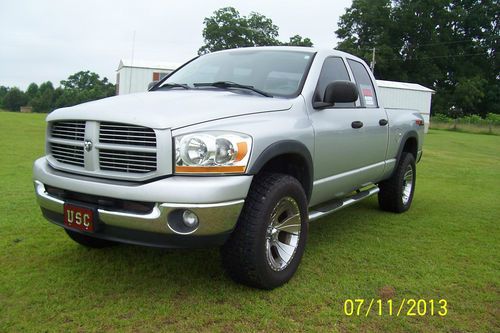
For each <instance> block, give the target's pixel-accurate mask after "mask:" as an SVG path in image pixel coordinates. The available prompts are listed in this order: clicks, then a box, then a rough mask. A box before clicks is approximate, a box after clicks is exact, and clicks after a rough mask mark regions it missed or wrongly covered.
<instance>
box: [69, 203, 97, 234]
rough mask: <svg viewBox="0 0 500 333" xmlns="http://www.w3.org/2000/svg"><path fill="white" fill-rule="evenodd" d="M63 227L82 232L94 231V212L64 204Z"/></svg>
mask: <svg viewBox="0 0 500 333" xmlns="http://www.w3.org/2000/svg"><path fill="white" fill-rule="evenodd" d="M64 225H66V226H68V227H70V228H73V229H78V230H83V231H90V232H93V231H94V211H93V210H92V209H89V208H85V207H80V206H74V205H71V204H64Z"/></svg>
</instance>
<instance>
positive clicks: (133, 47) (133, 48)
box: [128, 30, 135, 94]
mask: <svg viewBox="0 0 500 333" xmlns="http://www.w3.org/2000/svg"><path fill="white" fill-rule="evenodd" d="M134 53H135V30H134V34H133V36H132V57H131V59H130V67H131V69H130V75H129V82H128V93H129V94H130V92H131V90H132V74H133V73H134V71H133V68H132V67H133V66H134Z"/></svg>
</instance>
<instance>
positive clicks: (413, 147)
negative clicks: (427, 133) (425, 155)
mask: <svg viewBox="0 0 500 333" xmlns="http://www.w3.org/2000/svg"><path fill="white" fill-rule="evenodd" d="M417 150H418V145H417V139H416V138H413V137H412V138H408V140H406V142H405V145H404V147H403V152H405V153H410V154H412V155H413V157H414V158H415V160H416V159H417Z"/></svg>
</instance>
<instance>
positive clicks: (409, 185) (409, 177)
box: [401, 164, 414, 205]
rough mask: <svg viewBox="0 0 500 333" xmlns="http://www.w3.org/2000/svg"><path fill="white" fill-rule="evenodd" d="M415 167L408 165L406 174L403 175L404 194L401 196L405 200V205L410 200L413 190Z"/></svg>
mask: <svg viewBox="0 0 500 333" xmlns="http://www.w3.org/2000/svg"><path fill="white" fill-rule="evenodd" d="M413 182H414V176H413V167H412V166H411V164H409V165H408V166H407V167H406V170H405V174H404V177H403V194H402V196H401V198H402V200H403V205H406V204H407V203H408V201H410V196H411V191H412V189H413Z"/></svg>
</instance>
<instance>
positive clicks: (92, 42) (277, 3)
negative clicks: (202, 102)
mask: <svg viewBox="0 0 500 333" xmlns="http://www.w3.org/2000/svg"><path fill="white" fill-rule="evenodd" d="M350 5H351V0H335V1H325V0H307V1H305V0H302V1H300V0H288V1H286V0H252V1H242V0H240V1H223V0H198V1H194V0H183V1H177V0H176V1H173V0H170V1H169V0H163V1H162V0H142V1H129V0H121V1H116V0H115V1H110V0H101V1H98V0H84V1H82V0H79V1H75V0H47V1H40V0H15V1H11V0H0V85H4V86H17V87H20V88H21V89H26V87H27V86H28V85H29V84H30V83H31V82H35V83H38V84H40V83H42V82H45V81H52V82H53V83H54V84H55V86H58V85H59V82H60V81H61V80H64V79H66V78H67V77H68V76H69V75H71V74H73V73H76V72H78V71H80V70H90V71H93V72H96V73H98V74H99V75H100V76H101V77H103V76H105V77H107V78H108V79H109V80H110V81H111V82H113V83H115V81H116V69H117V67H118V64H119V62H120V59H130V58H131V57H132V45H133V44H134V43H133V40H134V38H133V36H134V32H135V48H134V59H140V60H147V61H164V62H178V63H183V62H185V61H187V60H189V59H191V58H193V57H195V56H196V55H197V51H198V49H199V48H200V47H201V46H202V45H203V37H202V31H203V19H204V18H205V17H207V16H211V15H212V14H213V12H214V11H215V10H217V9H219V8H222V7H227V6H232V7H235V8H236V9H237V10H238V11H239V12H240V14H241V15H243V16H246V15H248V14H249V13H251V12H258V13H260V14H263V15H265V16H267V17H268V18H271V19H272V20H273V23H274V24H276V25H277V26H278V27H279V32H280V36H279V39H280V40H282V41H288V38H289V37H291V36H294V35H296V34H299V35H301V36H303V37H309V38H311V40H312V41H313V42H314V45H315V46H317V47H325V48H333V47H335V46H336V44H337V39H336V36H335V33H334V31H335V30H336V29H337V22H338V20H339V17H340V15H342V14H343V13H344V12H345V9H346V8H347V7H349V6H350Z"/></svg>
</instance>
